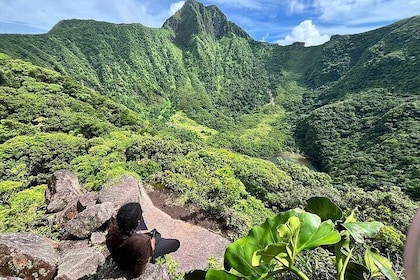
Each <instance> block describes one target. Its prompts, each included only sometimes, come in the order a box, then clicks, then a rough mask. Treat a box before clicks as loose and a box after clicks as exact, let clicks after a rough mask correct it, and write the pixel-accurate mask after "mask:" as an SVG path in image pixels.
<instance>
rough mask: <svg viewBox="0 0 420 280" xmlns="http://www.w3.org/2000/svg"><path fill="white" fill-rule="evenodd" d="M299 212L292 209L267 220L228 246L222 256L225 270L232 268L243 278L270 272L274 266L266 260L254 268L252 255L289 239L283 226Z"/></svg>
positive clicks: (299, 210)
mask: <svg viewBox="0 0 420 280" xmlns="http://www.w3.org/2000/svg"><path fill="white" fill-rule="evenodd" d="M300 212H304V211H303V210H301V209H294V210H289V211H287V212H283V213H280V214H278V215H276V216H273V217H270V218H267V219H266V221H265V222H264V223H263V224H261V225H257V226H254V227H253V228H252V229H251V230H250V232H249V234H248V236H246V237H243V238H241V239H238V240H236V241H235V242H233V243H232V244H230V245H229V246H228V247H227V249H226V252H225V256H224V259H225V269H226V270H227V271H230V270H231V269H232V268H233V269H234V270H235V271H237V272H238V273H240V274H241V275H243V276H252V277H260V276H261V275H264V274H266V273H267V272H269V271H270V270H272V269H273V267H274V265H269V264H267V262H269V261H268V259H266V258H265V259H264V263H263V264H261V265H258V266H254V265H253V257H254V253H255V252H256V251H259V250H264V249H265V248H266V247H267V246H268V245H270V244H276V243H282V242H283V240H284V239H285V238H286V239H289V238H290V234H287V233H286V231H288V230H286V229H285V227H284V224H286V223H287V221H288V220H289V218H290V217H292V216H296V215H297V213H300ZM282 225H283V226H282ZM286 228H287V226H286ZM278 229H280V231H281V229H283V230H284V234H286V236H283V237H282V236H280V234H279V231H278ZM257 258H259V257H257ZM255 262H256V261H255V260H254V263H255Z"/></svg>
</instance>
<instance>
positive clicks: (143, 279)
mask: <svg viewBox="0 0 420 280" xmlns="http://www.w3.org/2000/svg"><path fill="white" fill-rule="evenodd" d="M97 276H98V278H99V279H104V280H105V279H106V280H117V279H118V280H127V279H132V280H170V279H171V278H170V276H169V272H168V270H167V269H166V268H165V267H163V266H162V265H158V264H151V263H148V264H147V265H146V269H145V270H144V272H143V273H142V274H141V275H140V276H139V277H135V276H134V274H133V273H132V272H130V271H125V270H121V269H119V268H118V266H117V265H116V264H115V263H111V265H110V266H108V267H107V268H106V269H104V270H103V271H102V272H101V273H99V274H98V275H97Z"/></svg>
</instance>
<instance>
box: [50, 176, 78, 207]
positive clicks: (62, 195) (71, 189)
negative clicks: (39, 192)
mask: <svg viewBox="0 0 420 280" xmlns="http://www.w3.org/2000/svg"><path fill="white" fill-rule="evenodd" d="M47 183H48V188H47V190H46V191H45V202H46V203H47V212H49V213H56V212H59V211H62V210H64V208H66V207H67V205H68V204H69V203H71V202H74V201H75V200H77V198H78V197H79V196H80V195H82V193H83V192H82V189H81V188H80V184H79V180H78V178H77V176H76V175H74V174H73V173H71V172H70V171H68V170H65V169H62V170H58V171H56V172H54V173H53V175H52V176H51V177H50V178H48V181H47Z"/></svg>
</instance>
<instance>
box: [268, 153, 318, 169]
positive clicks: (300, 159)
mask: <svg viewBox="0 0 420 280" xmlns="http://www.w3.org/2000/svg"><path fill="white" fill-rule="evenodd" d="M278 158H282V159H283V160H286V161H290V162H293V163H296V164H300V165H304V166H306V167H308V168H309V169H311V170H313V171H322V169H321V167H320V166H319V165H318V164H316V163H315V162H314V161H312V160H311V159H310V158H308V157H305V156H304V155H302V154H298V153H293V152H283V153H281V154H280V155H274V156H271V157H270V158H269V160H270V161H271V162H274V163H277V162H278Z"/></svg>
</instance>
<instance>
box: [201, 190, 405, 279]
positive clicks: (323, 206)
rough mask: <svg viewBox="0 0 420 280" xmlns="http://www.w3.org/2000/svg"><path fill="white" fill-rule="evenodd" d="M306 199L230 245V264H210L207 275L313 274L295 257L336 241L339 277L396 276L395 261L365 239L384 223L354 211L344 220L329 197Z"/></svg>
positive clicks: (241, 277)
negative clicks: (218, 266)
mask: <svg viewBox="0 0 420 280" xmlns="http://www.w3.org/2000/svg"><path fill="white" fill-rule="evenodd" d="M307 203H308V206H307V208H306V211H305V210H302V209H299V208H296V209H292V210H289V211H286V212H283V213H280V214H278V215H276V216H274V217H270V218H267V220H266V221H265V222H264V223H263V224H261V225H258V226H254V227H253V228H252V229H251V230H250V232H249V234H248V236H246V237H243V238H241V239H238V240H237V241H235V242H233V243H232V244H230V245H229V246H228V247H227V249H226V252H225V256H224V261H225V269H224V270H213V269H210V270H209V271H207V273H206V276H205V279H209V280H212V279H227V280H230V279H266V278H270V277H271V276H274V275H277V274H281V273H283V272H286V271H290V272H293V273H294V274H296V275H297V276H298V277H299V278H300V279H304V280H305V279H309V277H308V276H307V275H306V274H305V273H304V272H303V271H302V270H300V269H299V268H298V267H296V266H295V259H296V258H297V257H298V256H299V253H300V252H302V251H304V250H311V249H315V248H317V247H320V246H324V245H334V248H335V250H334V252H335V260H336V269H337V279H339V280H353V279H374V278H377V277H383V276H384V277H386V278H387V279H397V277H396V276H395V274H394V273H393V272H392V264H391V263H390V261H389V260H388V259H387V258H385V257H382V256H381V255H379V254H377V253H375V252H373V251H372V250H371V249H370V248H369V247H368V245H367V243H366V241H365V239H366V238H373V237H374V236H375V235H376V234H377V233H378V232H379V230H380V229H381V227H382V226H383V224H382V223H380V222H376V221H373V222H358V221H357V220H356V219H355V218H354V214H353V213H352V214H351V215H350V216H349V217H347V218H346V219H345V221H344V222H342V217H343V213H342V211H341V209H340V208H339V207H338V206H336V205H335V204H334V203H333V202H331V201H330V200H329V199H328V198H324V197H314V198H311V199H309V200H308V201H307ZM350 237H351V238H352V239H354V241H356V242H357V243H361V244H363V245H364V247H365V254H364V257H359V256H358V254H355V253H354V249H355V246H354V245H352V244H351V242H350V241H351V238H350Z"/></svg>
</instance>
